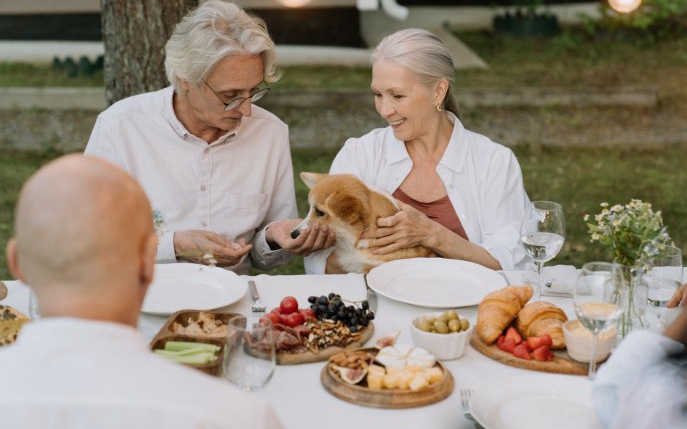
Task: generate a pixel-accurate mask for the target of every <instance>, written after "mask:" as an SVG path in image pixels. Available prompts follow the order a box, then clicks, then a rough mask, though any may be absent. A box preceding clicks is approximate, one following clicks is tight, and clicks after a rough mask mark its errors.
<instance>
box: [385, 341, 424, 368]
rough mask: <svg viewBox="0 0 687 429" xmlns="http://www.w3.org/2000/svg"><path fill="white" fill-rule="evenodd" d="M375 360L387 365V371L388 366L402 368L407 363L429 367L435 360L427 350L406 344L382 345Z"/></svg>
mask: <svg viewBox="0 0 687 429" xmlns="http://www.w3.org/2000/svg"><path fill="white" fill-rule="evenodd" d="M375 360H376V361H377V362H379V363H381V364H382V365H384V366H385V367H387V371H388V369H389V368H404V367H406V366H408V365H413V366H419V367H422V368H431V367H433V366H434V365H435V364H436V361H437V360H436V358H435V357H434V355H433V354H431V353H430V352H428V351H427V350H425V349H423V348H420V347H413V346H410V345H406V344H398V345H394V346H388V347H384V348H383V349H381V350H380V351H379V353H377V356H376V357H375Z"/></svg>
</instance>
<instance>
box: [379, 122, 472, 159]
mask: <svg viewBox="0 0 687 429" xmlns="http://www.w3.org/2000/svg"><path fill="white" fill-rule="evenodd" d="M446 113H447V114H448V117H449V120H450V121H451V122H453V132H452V133H451V138H450V139H449V141H448V146H447V147H446V150H445V151H444V156H442V157H441V161H439V165H441V166H443V167H446V168H448V169H451V170H454V171H456V172H460V171H462V170H463V166H464V165H465V155H466V150H467V146H466V145H464V144H460V142H461V141H462V140H463V138H464V134H465V128H464V127H463V124H462V123H461V122H460V120H459V119H458V118H457V117H456V115H454V114H453V113H452V112H446ZM386 132H388V133H391V134H392V138H390V139H385V141H386V146H387V154H388V156H387V163H388V164H394V163H396V162H400V161H403V160H405V159H410V155H408V151H407V150H406V145H405V144H403V142H402V141H400V140H398V139H397V138H396V137H394V136H393V130H392V129H391V127H389V128H388V129H387V130H386Z"/></svg>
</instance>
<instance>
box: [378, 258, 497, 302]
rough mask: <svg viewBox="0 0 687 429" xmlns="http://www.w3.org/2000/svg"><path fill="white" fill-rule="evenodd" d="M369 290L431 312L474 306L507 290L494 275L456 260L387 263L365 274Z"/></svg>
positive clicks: (441, 259) (440, 259)
mask: <svg viewBox="0 0 687 429" xmlns="http://www.w3.org/2000/svg"><path fill="white" fill-rule="evenodd" d="M367 283H368V284H369V286H370V288H371V289H373V290H374V291H375V292H377V293H378V294H380V295H383V296H385V297H387V298H390V299H393V300H395V301H400V302H405V303H407V304H413V305H418V306H421V307H430V308H455V307H467V306H471V305H477V304H479V303H480V301H482V299H483V298H484V296H485V295H486V294H488V293H489V292H492V291H494V290H497V289H501V288H502V287H504V286H506V280H505V279H504V278H503V277H502V276H501V275H500V274H498V273H497V272H496V271H493V270H490V269H488V268H485V267H483V266H481V265H479V264H475V263H472V262H467V261H459V260H456V259H444V258H413V259H399V260H396V261H391V262H387V263H385V264H382V265H380V266H378V267H375V268H373V269H372V270H370V272H369V273H368V274H367Z"/></svg>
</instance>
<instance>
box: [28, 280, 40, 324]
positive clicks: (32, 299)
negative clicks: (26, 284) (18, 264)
mask: <svg viewBox="0 0 687 429" xmlns="http://www.w3.org/2000/svg"><path fill="white" fill-rule="evenodd" d="M29 317H30V318H31V320H38V319H40V318H41V311H40V308H39V307H38V297H37V296H36V293H35V292H34V291H33V289H31V288H29Z"/></svg>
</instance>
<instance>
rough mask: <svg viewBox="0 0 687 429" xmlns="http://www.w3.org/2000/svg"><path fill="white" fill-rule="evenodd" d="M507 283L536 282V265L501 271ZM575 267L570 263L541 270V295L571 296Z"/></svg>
mask: <svg viewBox="0 0 687 429" xmlns="http://www.w3.org/2000/svg"><path fill="white" fill-rule="evenodd" d="M503 274H504V275H505V276H506V280H508V284H511V285H521V284H527V283H529V284H531V285H536V284H537V267H536V265H534V264H529V265H528V266H527V269H526V270H524V271H503ZM576 281H577V269H576V268H575V267H574V266H572V265H553V266H550V267H544V269H543V270H542V288H541V294H542V295H551V296H570V297H571V296H573V293H574V292H575V282H576Z"/></svg>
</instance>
